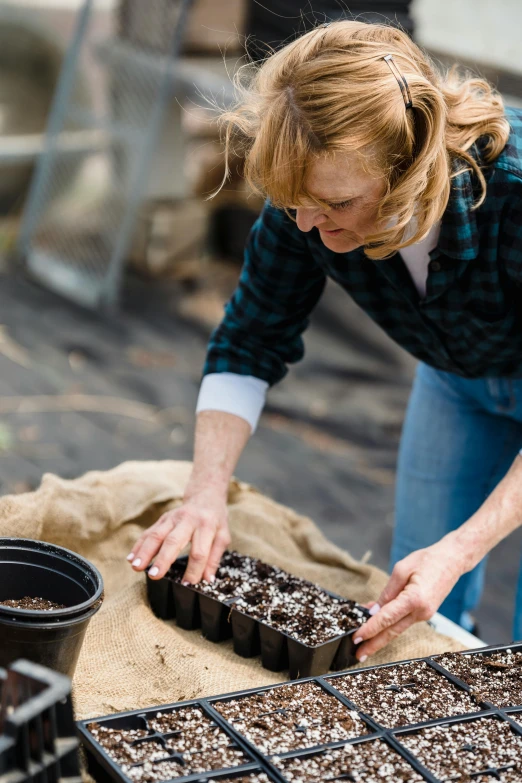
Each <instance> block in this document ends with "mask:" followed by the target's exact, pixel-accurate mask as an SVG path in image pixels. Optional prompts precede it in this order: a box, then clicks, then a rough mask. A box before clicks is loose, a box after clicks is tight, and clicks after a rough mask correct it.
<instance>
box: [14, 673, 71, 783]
mask: <svg viewBox="0 0 522 783" xmlns="http://www.w3.org/2000/svg"><path fill="white" fill-rule="evenodd" d="M78 745H79V742H78V737H77V735H76V727H75V723H74V718H73V711H72V704H71V681H70V679H69V678H68V677H65V676H64V675H62V674H58V673H57V672H54V671H51V670H50V669H46V668H44V667H43V666H39V665H38V664H35V663H30V662H29V661H25V660H19V661H16V662H15V663H13V664H11V665H10V666H9V668H8V669H7V671H6V670H4V669H0V780H2V781H4V780H5V781H9V783H30V782H32V781H58V780H59V781H60V782H61V783H80V782H81V778H80V767H79V756H78Z"/></svg>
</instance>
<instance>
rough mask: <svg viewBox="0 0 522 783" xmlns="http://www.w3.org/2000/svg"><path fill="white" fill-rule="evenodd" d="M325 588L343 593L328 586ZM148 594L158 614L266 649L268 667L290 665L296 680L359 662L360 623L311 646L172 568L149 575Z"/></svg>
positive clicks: (251, 651)
mask: <svg viewBox="0 0 522 783" xmlns="http://www.w3.org/2000/svg"><path fill="white" fill-rule="evenodd" d="M186 560H187V558H186V557H181V558H179V559H178V560H177V561H176V563H183V564H185V563H186ZM324 592H325V593H327V594H328V595H330V596H331V597H332V598H336V599H337V598H340V596H338V595H336V594H335V593H331V592H330V591H329V590H324ZM147 594H148V598H149V603H150V606H151V608H152V611H153V612H154V614H155V615H156V616H157V617H160V618H161V619H163V620H171V619H174V618H175V619H176V622H177V624H178V625H179V626H180V628H184V629H185V630H188V631H193V630H195V629H196V628H201V633H202V634H203V636H204V637H205V638H206V639H209V640H210V641H211V642H222V641H225V640H226V639H230V638H231V637H232V638H233V642H234V651H235V652H236V653H237V655H241V656H242V657H243V658H252V657H254V656H256V655H259V654H261V661H262V664H263V666H264V667H265V669H269V670H270V671H274V672H279V671H283V670H284V669H288V670H289V674H290V679H292V680H293V679H296V678H298V677H317V676H319V675H321V674H325V673H326V672H327V671H329V670H331V669H333V670H335V671H339V670H340V669H347V668H348V667H349V666H353V665H354V664H355V663H357V660H356V658H355V650H356V645H355V644H354V641H353V639H354V634H355V631H356V630H357V629H356V628H353V629H352V630H350V631H347V632H346V633H345V634H343V635H342V636H337V637H336V638H334V639H329V640H328V641H327V642H323V643H322V644H318V645H316V646H315V647H311V646H310V645H307V644H304V643H302V642H300V641H298V640H296V639H294V638H293V637H292V636H289V635H288V634H287V633H285V632H284V631H279V630H277V629H276V628H272V627H270V626H269V625H267V624H266V623H263V622H262V621H261V620H257V619H255V618H252V617H250V616H248V615H246V614H244V612H242V611H239V610H238V609H235V608H234V601H235V599H234V598H230V599H227V600H223V601H220V600H217V599H215V598H213V597H211V596H209V595H205V594H204V593H200V592H199V591H198V590H197V589H196V588H194V587H192V585H183V584H180V583H179V582H175V581H174V580H173V579H172V578H171V577H170V575H169V573H167V575H166V576H165V577H164V578H163V579H159V580H158V579H147ZM359 608H360V609H363V607H359ZM363 611H365V612H367V610H365V609H363Z"/></svg>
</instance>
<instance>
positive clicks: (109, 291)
mask: <svg viewBox="0 0 522 783" xmlns="http://www.w3.org/2000/svg"><path fill="white" fill-rule="evenodd" d="M191 4H192V3H191V0H147V2H143V0H121V2H120V4H119V6H118V7H117V10H116V11H115V13H114V20H113V22H114V23H113V26H112V27H113V29H112V31H110V34H109V36H108V37H105V39H100V38H99V35H98V34H97V30H96V9H95V6H94V0H85V2H84V4H83V6H82V8H81V10H80V12H79V15H78V20H77V25H76V30H75V34H74V38H73V40H72V42H71V45H70V47H69V50H68V53H67V56H66V58H65V61H64V65H63V68H62V72H61V75H60V79H59V83H58V88H57V91H56V94H55V98H54V102H53V107H52V110H51V112H50V117H49V122H48V128H47V134H46V144H45V151H44V153H43V155H42V156H41V159H40V162H39V165H38V167H37V170H36V173H35V176H34V178H33V183H32V186H31V190H30V194H29V197H28V200H27V204H26V208H25V211H24V216H23V220H22V227H21V232H20V238H19V245H18V252H19V256H20V257H21V258H22V260H23V264H24V266H25V268H26V269H27V271H28V272H29V274H30V275H31V276H32V277H34V278H36V279H37V280H38V281H40V282H41V283H43V284H45V285H46V286H48V287H49V288H51V289H53V290H55V291H56V292H58V293H60V294H62V295H64V296H66V297H67V298H69V299H71V300H72V301H74V302H77V303H79V304H82V305H84V306H87V307H91V308H109V309H110V308H114V307H115V306H116V305H117V303H118V296H119V290H120V284H121V278H122V272H123V265H124V262H125V259H126V256H127V254H128V251H129V248H130V245H131V242H132V238H133V232H134V228H135V223H136V216H137V214H138V210H139V207H140V205H141V203H142V202H143V200H144V198H145V197H147V196H148V195H149V190H148V187H149V185H148V183H149V181H150V179H151V172H152V173H154V172H155V175H156V187H157V188H159V190H160V191H161V190H163V195H168V193H167V191H168V189H169V187H170V188H171V189H174V190H175V189H176V182H177V181H178V180H182V179H183V174H182V156H181V155H179V154H178V155H176V154H174V153H173V155H172V160H171V161H165V160H163V161H162V160H161V159H160V160H158V159H157V154H156V153H157V149H156V147H157V145H158V139H159V137H160V135H161V133H162V132H163V131H162V127H163V122H164V119H165V114H166V110H167V109H168V107H169V106H171V105H172V104H176V102H175V101H174V100H173V95H174V93H175V90H176V85H177V79H178V64H179V52H180V49H181V45H182V41H183V36H184V31H185V28H186V23H187V17H188V13H189V10H190V7H191ZM86 73H87V74H88V75H89V81H90V84H91V89H92V93H93V94H92V96H91V102H90V105H89V108H86V105H85V103H83V104H79V103H78V102H77V101H76V100H75V94H76V91H75V85H76V84H77V82H78V81H79V80H80V78H82V79H83V78H84V75H85V74H86ZM178 86H179V85H178ZM176 105H177V104H176ZM169 133H170V134H176V133H180V127H179V123H178V127H177V129H176V126H175V125H174V126H173V127H169ZM174 143H175V140H174ZM158 179H159V181H160V182H159V185H158ZM178 189H179V184H178Z"/></svg>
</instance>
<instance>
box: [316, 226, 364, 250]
mask: <svg viewBox="0 0 522 783" xmlns="http://www.w3.org/2000/svg"><path fill="white" fill-rule="evenodd" d="M320 236H321V240H322V243H323V245H324V246H325V247H327V248H328V250H333V252H334V253H350V252H351V251H352V250H356V249H357V248H358V247H361V244H362V242H361V241H360V240H358V239H355V237H352V236H350V234H347V233H346V232H345V231H343V232H342V234H331V235H328V234H325V233H324V232H323V231H321V232H320Z"/></svg>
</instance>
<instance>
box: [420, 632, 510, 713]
mask: <svg viewBox="0 0 522 783" xmlns="http://www.w3.org/2000/svg"><path fill="white" fill-rule="evenodd" d="M432 660H433V661H434V662H435V664H436V665H437V666H439V667H441V668H442V669H444V670H445V671H447V672H449V673H450V675H451V676H453V677H454V678H457V679H458V680H460V681H461V682H463V683H465V684H466V685H467V686H468V687H469V689H470V691H471V692H472V693H473V694H474V695H475V698H477V699H478V700H480V701H482V702H486V703H489V704H491V705H492V706H494V707H499V708H504V707H522V644H512V645H503V646H502V647H488V648H484V649H480V650H475V651H469V652H464V653H445V654H444V655H437V656H434V657H433V659H432Z"/></svg>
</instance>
